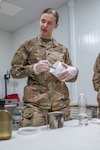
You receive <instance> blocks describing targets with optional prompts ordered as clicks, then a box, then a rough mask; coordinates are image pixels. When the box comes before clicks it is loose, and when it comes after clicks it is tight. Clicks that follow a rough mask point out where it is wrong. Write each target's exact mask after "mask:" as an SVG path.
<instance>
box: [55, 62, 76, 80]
mask: <svg viewBox="0 0 100 150" xmlns="http://www.w3.org/2000/svg"><path fill="white" fill-rule="evenodd" d="M62 65H63V67H64V68H65V69H63V71H62V72H61V73H59V74H58V75H57V78H58V79H59V80H60V81H63V82H65V81H68V80H70V79H72V78H73V77H74V76H75V75H76V74H77V73H78V70H77V68H76V67H73V66H69V65H67V64H65V63H63V62H62Z"/></svg>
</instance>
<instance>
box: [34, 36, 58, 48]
mask: <svg viewBox="0 0 100 150" xmlns="http://www.w3.org/2000/svg"><path fill="white" fill-rule="evenodd" d="M37 39H38V43H37V44H36V45H41V46H44V45H43V44H42V42H43V41H42V38H41V37H40V36H38V37H37ZM51 41H52V42H53V44H54V45H55V46H59V44H58V42H57V41H56V40H55V39H54V38H52V40H51Z"/></svg>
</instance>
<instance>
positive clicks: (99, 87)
mask: <svg viewBox="0 0 100 150" xmlns="http://www.w3.org/2000/svg"><path fill="white" fill-rule="evenodd" d="M93 70H94V74H93V80H92V81H93V85H94V90H95V91H97V92H98V93H97V102H98V105H99V114H98V118H100V53H99V54H98V56H97V58H96V61H95V63H94V68H93Z"/></svg>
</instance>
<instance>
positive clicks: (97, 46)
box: [75, 0, 100, 101]
mask: <svg viewBox="0 0 100 150" xmlns="http://www.w3.org/2000/svg"><path fill="white" fill-rule="evenodd" d="M99 15H100V0H75V35H76V36H75V43H76V60H77V67H78V68H79V77H78V80H77V92H78V95H79V93H81V92H83V93H85V94H86V96H87V100H88V101H96V94H97V93H96V92H95V91H94V89H93V84H92V76H93V65H94V62H95V59H96V57H97V55H98V53H99V52H100V19H99V17H100V16H99Z"/></svg>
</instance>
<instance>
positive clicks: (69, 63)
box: [65, 49, 79, 82]
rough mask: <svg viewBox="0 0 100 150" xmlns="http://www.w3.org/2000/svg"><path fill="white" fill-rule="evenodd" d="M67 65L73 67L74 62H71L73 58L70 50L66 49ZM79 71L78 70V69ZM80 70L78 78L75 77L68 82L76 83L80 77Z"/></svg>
mask: <svg viewBox="0 0 100 150" xmlns="http://www.w3.org/2000/svg"><path fill="white" fill-rule="evenodd" d="M65 63H66V64H68V65H70V66H73V64H72V60H71V57H70V54H69V52H68V49H66V58H65ZM76 69H77V68H76ZM78 73H79V71H78V69H77V74H76V76H74V77H73V78H72V79H70V80H68V81H67V82H75V81H76V80H77V77H78Z"/></svg>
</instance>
